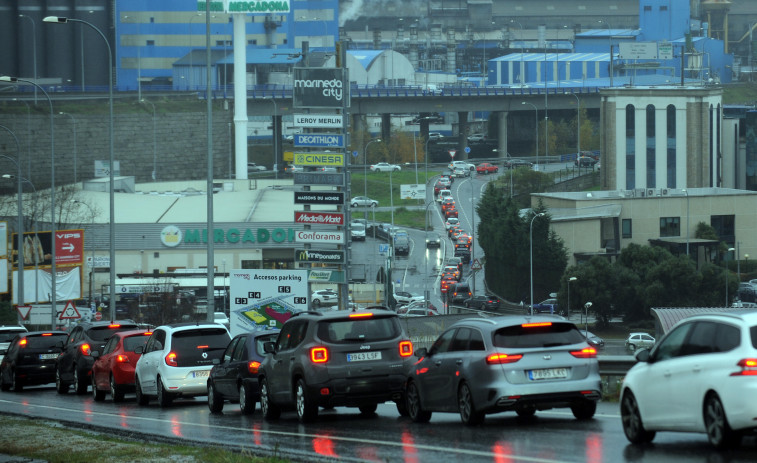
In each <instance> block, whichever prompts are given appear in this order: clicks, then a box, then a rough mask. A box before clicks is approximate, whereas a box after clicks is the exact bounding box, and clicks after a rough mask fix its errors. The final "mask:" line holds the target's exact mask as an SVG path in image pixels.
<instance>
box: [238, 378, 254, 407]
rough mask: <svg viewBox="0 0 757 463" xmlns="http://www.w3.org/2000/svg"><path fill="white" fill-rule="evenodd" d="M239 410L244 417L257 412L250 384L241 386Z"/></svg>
mask: <svg viewBox="0 0 757 463" xmlns="http://www.w3.org/2000/svg"><path fill="white" fill-rule="evenodd" d="M239 410H240V411H241V412H242V414H243V415H250V414H252V412H254V411H255V401H254V400H252V391H250V385H249V384H248V383H244V382H243V383H242V384H240V385H239Z"/></svg>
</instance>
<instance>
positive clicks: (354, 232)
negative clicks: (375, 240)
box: [350, 222, 365, 241]
mask: <svg viewBox="0 0 757 463" xmlns="http://www.w3.org/2000/svg"><path fill="white" fill-rule="evenodd" d="M350 239H351V240H352V241H365V225H363V224H362V223H359V222H352V223H350Z"/></svg>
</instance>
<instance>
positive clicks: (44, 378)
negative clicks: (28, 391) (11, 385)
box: [16, 364, 55, 385]
mask: <svg viewBox="0 0 757 463" xmlns="http://www.w3.org/2000/svg"><path fill="white" fill-rule="evenodd" d="M16 377H17V378H18V379H19V380H20V381H21V383H22V384H29V385H33V384H48V383H54V382H55V364H46V365H29V366H24V365H17V366H16Z"/></svg>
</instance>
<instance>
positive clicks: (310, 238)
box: [295, 230, 344, 244]
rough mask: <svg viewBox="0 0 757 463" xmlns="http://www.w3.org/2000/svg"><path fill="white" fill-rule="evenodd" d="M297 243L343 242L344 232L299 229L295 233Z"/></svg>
mask: <svg viewBox="0 0 757 463" xmlns="http://www.w3.org/2000/svg"><path fill="white" fill-rule="evenodd" d="M295 240H296V241H297V242H298V243H319V244H343V243H344V233H342V232H337V231H328V232H323V231H315V230H301V231H298V232H297V233H296V235H295Z"/></svg>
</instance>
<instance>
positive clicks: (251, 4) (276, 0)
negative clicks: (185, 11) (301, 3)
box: [197, 0, 289, 14]
mask: <svg viewBox="0 0 757 463" xmlns="http://www.w3.org/2000/svg"><path fill="white" fill-rule="evenodd" d="M197 11H205V2H204V1H201V0H200V1H198V2H197ZM210 11H213V12H224V13H264V14H270V13H289V2H288V1H286V0H267V1H260V0H258V1H249V0H248V1H242V0H215V1H211V2H210Z"/></svg>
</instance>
